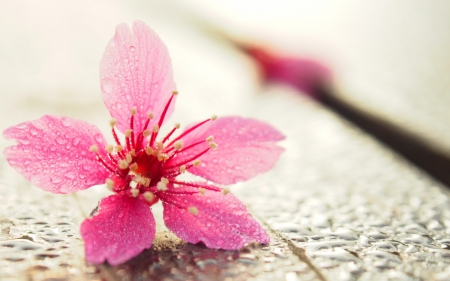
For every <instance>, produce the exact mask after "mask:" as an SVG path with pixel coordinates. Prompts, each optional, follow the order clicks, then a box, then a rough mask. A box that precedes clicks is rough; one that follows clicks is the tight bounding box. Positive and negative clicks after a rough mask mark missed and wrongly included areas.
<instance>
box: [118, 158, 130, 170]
mask: <svg viewBox="0 0 450 281" xmlns="http://www.w3.org/2000/svg"><path fill="white" fill-rule="evenodd" d="M119 168H120V169H122V170H125V169H126V168H128V163H127V161H126V160H120V161H119Z"/></svg>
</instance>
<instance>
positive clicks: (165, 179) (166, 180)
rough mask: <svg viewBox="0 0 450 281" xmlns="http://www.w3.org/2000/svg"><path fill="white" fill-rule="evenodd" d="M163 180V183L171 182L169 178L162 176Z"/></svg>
mask: <svg viewBox="0 0 450 281" xmlns="http://www.w3.org/2000/svg"><path fill="white" fill-rule="evenodd" d="M161 182H163V183H165V184H168V183H169V180H168V179H167V178H164V177H162V178H161Z"/></svg>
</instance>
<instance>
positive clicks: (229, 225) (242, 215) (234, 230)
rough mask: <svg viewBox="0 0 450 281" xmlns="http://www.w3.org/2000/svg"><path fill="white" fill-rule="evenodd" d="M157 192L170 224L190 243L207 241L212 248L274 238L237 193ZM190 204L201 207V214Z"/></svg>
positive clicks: (171, 228)
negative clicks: (248, 209)
mask: <svg viewBox="0 0 450 281" xmlns="http://www.w3.org/2000/svg"><path fill="white" fill-rule="evenodd" d="M157 196H158V197H160V199H161V200H162V201H163V206H164V221H165V223H166V226H167V227H168V228H169V229H170V230H172V231H173V232H174V233H175V234H176V235H177V236H178V237H180V238H181V239H183V240H185V241H187V242H189V243H193V244H196V243H198V242H203V243H205V245H206V246H207V247H208V248H216V249H225V250H238V249H240V248H242V247H244V246H245V245H246V244H248V243H250V242H252V241H256V242H260V243H269V241H270V238H269V236H268V235H267V234H266V232H265V230H264V229H263V228H262V227H261V225H260V224H259V223H258V222H257V221H255V220H254V219H253V218H252V217H251V215H250V214H249V213H248V211H247V208H246V207H245V206H244V204H242V202H241V201H239V200H238V199H237V198H236V197H234V195H233V194H227V195H224V194H222V193H221V192H215V191H210V190H206V192H205V195H201V194H199V193H196V194H192V195H179V196H177V195H169V194H164V192H159V193H158V194H157ZM190 207H191V208H192V207H195V208H197V210H198V213H197V215H195V214H192V213H190V212H189V211H188V209H189V208H190ZM191 210H192V209H191Z"/></svg>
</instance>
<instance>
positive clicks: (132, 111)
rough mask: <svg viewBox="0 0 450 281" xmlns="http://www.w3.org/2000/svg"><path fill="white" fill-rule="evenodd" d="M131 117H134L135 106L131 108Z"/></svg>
mask: <svg viewBox="0 0 450 281" xmlns="http://www.w3.org/2000/svg"><path fill="white" fill-rule="evenodd" d="M131 115H132V116H134V115H136V107H135V106H133V107H132V108H131Z"/></svg>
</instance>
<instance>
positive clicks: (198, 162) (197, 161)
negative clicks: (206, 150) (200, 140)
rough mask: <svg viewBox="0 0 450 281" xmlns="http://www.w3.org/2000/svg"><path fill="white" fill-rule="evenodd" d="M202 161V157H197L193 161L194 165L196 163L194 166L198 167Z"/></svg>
mask: <svg viewBox="0 0 450 281" xmlns="http://www.w3.org/2000/svg"><path fill="white" fill-rule="evenodd" d="M201 163H202V161H200V159H197V160H195V161H194V162H192V165H194V167H198V166H200V164H201Z"/></svg>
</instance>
